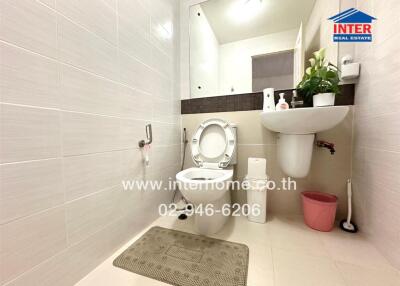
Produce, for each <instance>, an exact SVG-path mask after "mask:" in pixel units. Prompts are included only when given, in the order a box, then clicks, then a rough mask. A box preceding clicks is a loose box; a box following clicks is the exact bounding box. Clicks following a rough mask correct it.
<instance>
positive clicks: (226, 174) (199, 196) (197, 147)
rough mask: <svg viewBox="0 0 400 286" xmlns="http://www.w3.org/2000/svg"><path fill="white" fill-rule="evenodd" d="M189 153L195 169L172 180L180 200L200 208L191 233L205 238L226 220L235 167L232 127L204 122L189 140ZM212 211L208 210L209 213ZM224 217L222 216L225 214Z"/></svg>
mask: <svg viewBox="0 0 400 286" xmlns="http://www.w3.org/2000/svg"><path fill="white" fill-rule="evenodd" d="M191 153H192V158H193V162H194V163H195V164H196V166H197V168H189V169H186V170H183V171H181V172H179V173H178V174H177V175H176V180H177V182H178V184H179V189H180V191H181V192H182V194H183V196H184V197H185V198H186V199H187V200H188V201H189V202H191V203H192V204H194V206H195V207H199V205H202V207H203V210H206V208H208V214H212V215H207V212H206V211H205V213H203V214H198V213H195V215H194V217H195V229H196V231H197V232H198V233H200V234H204V235H208V234H213V233H216V232H218V231H219V230H220V229H221V228H222V227H223V226H224V224H225V223H226V221H227V220H228V218H229V216H226V215H224V214H223V209H225V211H227V209H228V208H230V203H231V198H230V192H229V190H230V183H231V182H232V177H233V167H232V165H234V164H236V126H235V125H233V124H229V123H227V122H226V121H224V120H221V119H208V120H206V121H204V122H203V123H201V124H200V126H199V127H198V129H197V131H196V132H195V134H194V135H193V138H192V140H191ZM211 209H212V210H211ZM225 214H226V212H225Z"/></svg>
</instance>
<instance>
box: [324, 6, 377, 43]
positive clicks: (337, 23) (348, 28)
mask: <svg viewBox="0 0 400 286" xmlns="http://www.w3.org/2000/svg"><path fill="white" fill-rule="evenodd" d="M328 20H332V21H333V22H334V26H333V41H334V42H372V21H373V20H376V18H374V17H372V16H370V15H368V14H365V13H364V12H361V11H359V10H357V9H355V8H351V9H348V10H346V11H343V12H341V13H339V14H337V15H335V16H333V17H330V18H328Z"/></svg>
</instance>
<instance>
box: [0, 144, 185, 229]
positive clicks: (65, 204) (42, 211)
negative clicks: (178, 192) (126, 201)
mask: <svg viewBox="0 0 400 286" xmlns="http://www.w3.org/2000/svg"><path fill="white" fill-rule="evenodd" d="M180 145H181V144H174V145H165V146H158V147H176V146H180ZM156 148H157V147H155V149H156ZM137 149H138V148H137ZM126 150H129V149H126ZM111 152H114V151H108V152H104V153H111ZM96 154H98V153H96ZM90 155H92V154H90ZM78 156H80V155H76V156H73V157H78ZM83 156H85V155H83ZM58 159H59V160H61V161H63V158H50V159H43V160H34V161H27V162H40V161H48V160H58ZM20 163H22V162H17V163H15V164H20ZM63 163H64V162H62V164H63ZM6 164H7V165H12V164H13V163H6ZM2 165H5V164H0V166H2ZM175 165H176V166H178V165H179V164H174V163H172V164H171V165H169V166H168V167H175ZM61 173H62V176H63V177H64V175H65V172H64V168H62V172H61ZM133 179H141V178H140V177H135V178H133ZM122 180H123V179H121V182H122ZM121 185H122V183H119V184H114V185H110V186H107V187H104V188H102V189H100V190H97V191H94V192H91V193H89V194H86V195H83V196H79V197H77V198H74V199H67V198H66V197H67V195H66V194H67V192H66V189H65V188H66V187H65V181H62V184H61V186H62V189H63V195H64V199H63V202H62V203H59V204H56V205H53V206H51V207H49V208H46V209H42V210H40V211H36V212H33V213H31V214H29V215H24V216H20V217H18V218H14V219H11V220H9V221H6V222H2V223H0V226H5V225H7V224H11V223H14V222H17V221H20V220H23V219H29V218H31V217H34V216H36V215H40V214H42V213H45V212H48V211H51V210H53V209H56V208H60V207H67V205H68V204H71V203H74V202H76V201H79V200H81V199H86V198H88V197H91V196H93V195H97V194H100V193H104V192H106V191H110V190H111V189H113V188H116V187H118V186H121ZM65 223H66V221H65Z"/></svg>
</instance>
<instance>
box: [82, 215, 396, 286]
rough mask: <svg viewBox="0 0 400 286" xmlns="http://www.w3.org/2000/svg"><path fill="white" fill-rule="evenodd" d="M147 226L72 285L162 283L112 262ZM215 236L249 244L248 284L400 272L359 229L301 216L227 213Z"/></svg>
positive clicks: (386, 279)
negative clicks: (262, 219)
mask: <svg viewBox="0 0 400 286" xmlns="http://www.w3.org/2000/svg"><path fill="white" fill-rule="evenodd" d="M192 223H193V222H192V220H190V219H189V220H186V221H180V220H177V219H176V218H175V217H161V218H159V219H157V220H156V221H154V223H153V224H152V225H150V226H149V228H150V227H152V226H155V225H158V226H163V227H167V228H174V229H178V230H182V231H187V232H193V229H192ZM146 230H147V229H145V230H143V232H142V233H140V234H139V235H138V236H136V237H134V238H133V239H132V240H131V241H129V242H128V243H127V244H126V245H124V246H123V247H122V248H121V249H120V250H118V251H117V252H116V253H115V254H114V255H112V256H111V257H109V258H108V259H107V260H106V261H104V262H103V263H102V264H101V265H100V266H98V267H97V268H96V269H95V270H94V271H92V272H91V273H89V274H88V275H87V276H86V277H85V278H84V279H82V280H81V281H80V282H79V283H77V284H76V285H77V286H108V285H119V286H125V285H126V286H128V285H129V286H136V285H137V286H153V285H154V286H161V285H167V284H164V283H161V282H158V281H156V280H152V279H149V278H146V277H143V276H140V275H137V274H134V273H131V272H128V271H125V270H122V269H119V268H116V267H114V266H113V265H112V261H113V260H114V259H115V258H116V257H117V256H118V255H119V254H120V253H121V252H122V251H123V250H125V249H126V248H127V247H128V246H129V245H130V244H132V243H133V242H134V241H135V240H136V239H137V238H138V237H139V236H140V235H142V234H143V233H144V232H145V231H146ZM214 237H216V238H221V239H226V240H230V241H235V242H241V243H245V244H247V245H248V246H249V249H250V262H249V276H248V281H247V284H248V285H249V286H261V285H262V286H270V285H276V286H292V285H293V286H302V285H304V286H313V285H315V286H321V285H323V286H330V285H334V286H342V285H344V286H353V285H354V286H360V285H363V286H375V285H377V286H382V285H385V286H391V285H393V286H394V285H400V273H399V271H398V270H396V269H394V268H392V267H391V266H390V264H389V263H388V262H387V260H386V259H385V258H384V257H383V256H382V255H381V254H380V253H379V252H378V251H377V250H376V249H375V248H374V246H372V245H371V244H370V243H369V242H368V241H366V240H365V238H364V237H363V236H362V235H360V234H356V235H353V234H348V233H345V232H342V231H341V230H339V229H335V230H334V231H332V232H330V233H321V232H317V231H314V230H311V229H309V228H308V227H306V226H305V225H304V224H303V221H302V218H301V217H284V216H274V217H269V220H268V222H267V223H266V224H256V223H251V222H248V221H247V220H246V218H244V217H235V218H231V220H230V221H229V223H228V224H227V225H226V226H225V227H224V229H223V230H222V231H221V232H220V233H218V234H217V235H214Z"/></svg>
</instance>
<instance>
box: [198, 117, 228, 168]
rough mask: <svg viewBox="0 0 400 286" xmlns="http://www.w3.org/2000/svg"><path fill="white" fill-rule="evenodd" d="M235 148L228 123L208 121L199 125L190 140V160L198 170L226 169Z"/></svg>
mask: <svg viewBox="0 0 400 286" xmlns="http://www.w3.org/2000/svg"><path fill="white" fill-rule="evenodd" d="M235 146H236V137H235V133H234V130H233V129H232V127H231V126H230V125H229V123H227V122H226V121H224V120H221V119H209V120H206V121H204V122H203V123H202V124H200V126H199V127H198V128H197V130H196V133H195V134H194V136H193V138H192V141H191V149H192V158H193V161H194V163H195V164H196V165H197V166H198V167H200V168H202V167H203V168H210V169H222V168H226V167H227V166H228V165H229V162H230V161H231V159H232V155H233V154H234V151H235Z"/></svg>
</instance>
